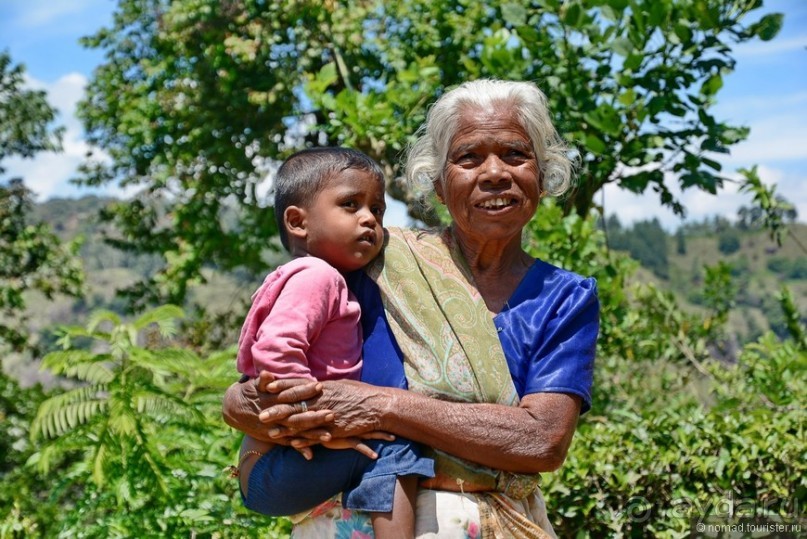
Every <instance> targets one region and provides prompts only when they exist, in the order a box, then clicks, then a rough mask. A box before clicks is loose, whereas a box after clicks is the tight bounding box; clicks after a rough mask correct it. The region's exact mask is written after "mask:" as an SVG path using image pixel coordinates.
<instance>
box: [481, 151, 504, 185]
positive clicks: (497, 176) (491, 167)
mask: <svg viewBox="0 0 807 539" xmlns="http://www.w3.org/2000/svg"><path fill="white" fill-rule="evenodd" d="M479 179H480V180H482V181H485V182H490V183H499V182H502V181H509V180H510V176H509V174H508V173H507V167H505V166H504V163H503V162H502V160H501V159H499V156H498V155H489V156H488V158H487V159H485V162H484V163H483V170H482V173H481V174H480V178H479Z"/></svg>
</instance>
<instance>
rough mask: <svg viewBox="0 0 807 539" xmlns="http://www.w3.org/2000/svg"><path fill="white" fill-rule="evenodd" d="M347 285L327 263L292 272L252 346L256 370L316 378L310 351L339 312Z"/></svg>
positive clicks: (261, 325) (294, 376)
mask: <svg viewBox="0 0 807 539" xmlns="http://www.w3.org/2000/svg"><path fill="white" fill-rule="evenodd" d="M345 288H346V285H345V283H344V279H342V278H341V276H340V275H339V273H338V272H337V271H336V270H334V269H333V268H331V267H330V266H327V265H326V264H325V263H324V262H323V263H322V264H316V265H306V266H304V267H303V268H301V269H297V270H295V271H292V272H290V274H289V275H288V277H287V278H286V279H285V282H284V283H283V284H282V288H281V289H280V291H279V294H278V295H277V298H276V300H275V302H274V305H272V307H271V308H270V309H267V310H266V312H265V316H264V318H263V320H262V321H261V322H260V325H259V326H258V328H257V332H256V336H255V342H254V343H253V344H252V346H251V353H252V361H253V364H254V367H255V371H256V372H260V371H261V370H268V371H270V372H272V373H273V374H274V375H275V376H277V377H279V378H314V376H313V375H312V374H311V369H310V366H309V364H308V360H307V353H308V350H309V348H310V346H311V343H313V342H314V341H315V340H316V339H317V337H318V336H319V334H320V333H321V331H322V328H324V327H325V325H326V324H327V323H328V321H329V320H330V319H331V318H332V317H333V316H334V315H335V313H336V312H337V309H338V304H339V297H340V294H342V293H344V289H345Z"/></svg>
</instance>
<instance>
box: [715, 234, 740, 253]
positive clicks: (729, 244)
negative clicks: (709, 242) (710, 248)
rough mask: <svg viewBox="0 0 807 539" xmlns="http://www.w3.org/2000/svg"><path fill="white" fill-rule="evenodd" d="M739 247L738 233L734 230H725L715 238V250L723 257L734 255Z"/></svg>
mask: <svg viewBox="0 0 807 539" xmlns="http://www.w3.org/2000/svg"><path fill="white" fill-rule="evenodd" d="M740 245H741V242H740V233H739V232H738V231H737V230H736V229H734V228H727V229H726V230H724V231H723V232H721V233H720V235H719V236H718V237H717V248H718V249H719V250H720V252H721V253H723V254H724V255H731V254H734V253H736V252H737V251H739V250H740Z"/></svg>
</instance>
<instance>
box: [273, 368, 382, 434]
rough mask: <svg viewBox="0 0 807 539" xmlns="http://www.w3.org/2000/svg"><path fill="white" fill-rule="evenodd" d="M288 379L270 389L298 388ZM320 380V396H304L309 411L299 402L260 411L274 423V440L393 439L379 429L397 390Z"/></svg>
mask: <svg viewBox="0 0 807 539" xmlns="http://www.w3.org/2000/svg"><path fill="white" fill-rule="evenodd" d="M288 382H290V380H278V381H276V382H271V383H269V384H267V385H266V389H267V391H271V392H276V391H283V392H286V391H291V390H293V389H297V388H296V387H295V388H290V387H287V383H288ZM320 384H321V392H320V393H319V394H318V395H317V396H316V397H314V398H309V399H304V400H305V402H306V405H305V409H307V410H308V411H306V412H301V410H302V407H301V406H300V404H299V403H298V404H288V403H280V402H278V403H274V404H272V405H271V406H269V407H268V408H266V409H265V410H263V411H262V412H261V413H260V420H261V421H263V422H264V423H266V424H267V425H271V426H270V428H269V429H268V430H267V432H268V434H269V436H270V438H269V439H270V440H277V439H278V438H285V437H290V436H291V437H297V438H302V439H305V440H313V441H314V442H321V441H328V440H330V439H335V438H355V437H361V438H365V439H366V438H376V439H389V438H387V437H386V436H387V435H385V433H382V432H379V431H381V429H380V426H381V417H382V413H383V411H384V410H385V409H386V407H387V406H389V403H390V402H391V401H390V398H389V397H390V394H391V392H393V391H396V390H394V389H391V388H385V387H378V386H373V385H369V384H365V383H362V382H355V381H351V380H331V381H327V382H321V383H320ZM298 391H302V390H299V389H298ZM300 444H301V445H302V442H300ZM292 445H296V444H294V443H293V444H292Z"/></svg>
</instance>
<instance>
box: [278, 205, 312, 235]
mask: <svg viewBox="0 0 807 539" xmlns="http://www.w3.org/2000/svg"><path fill="white" fill-rule="evenodd" d="M283 224H284V225H285V226H286V233H287V234H288V235H289V236H292V237H295V238H299V239H305V238H306V236H307V234H308V233H307V231H306V224H307V220H306V213H305V210H304V209H303V208H300V207H298V206H289V207H287V208H286V211H284V212H283Z"/></svg>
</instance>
